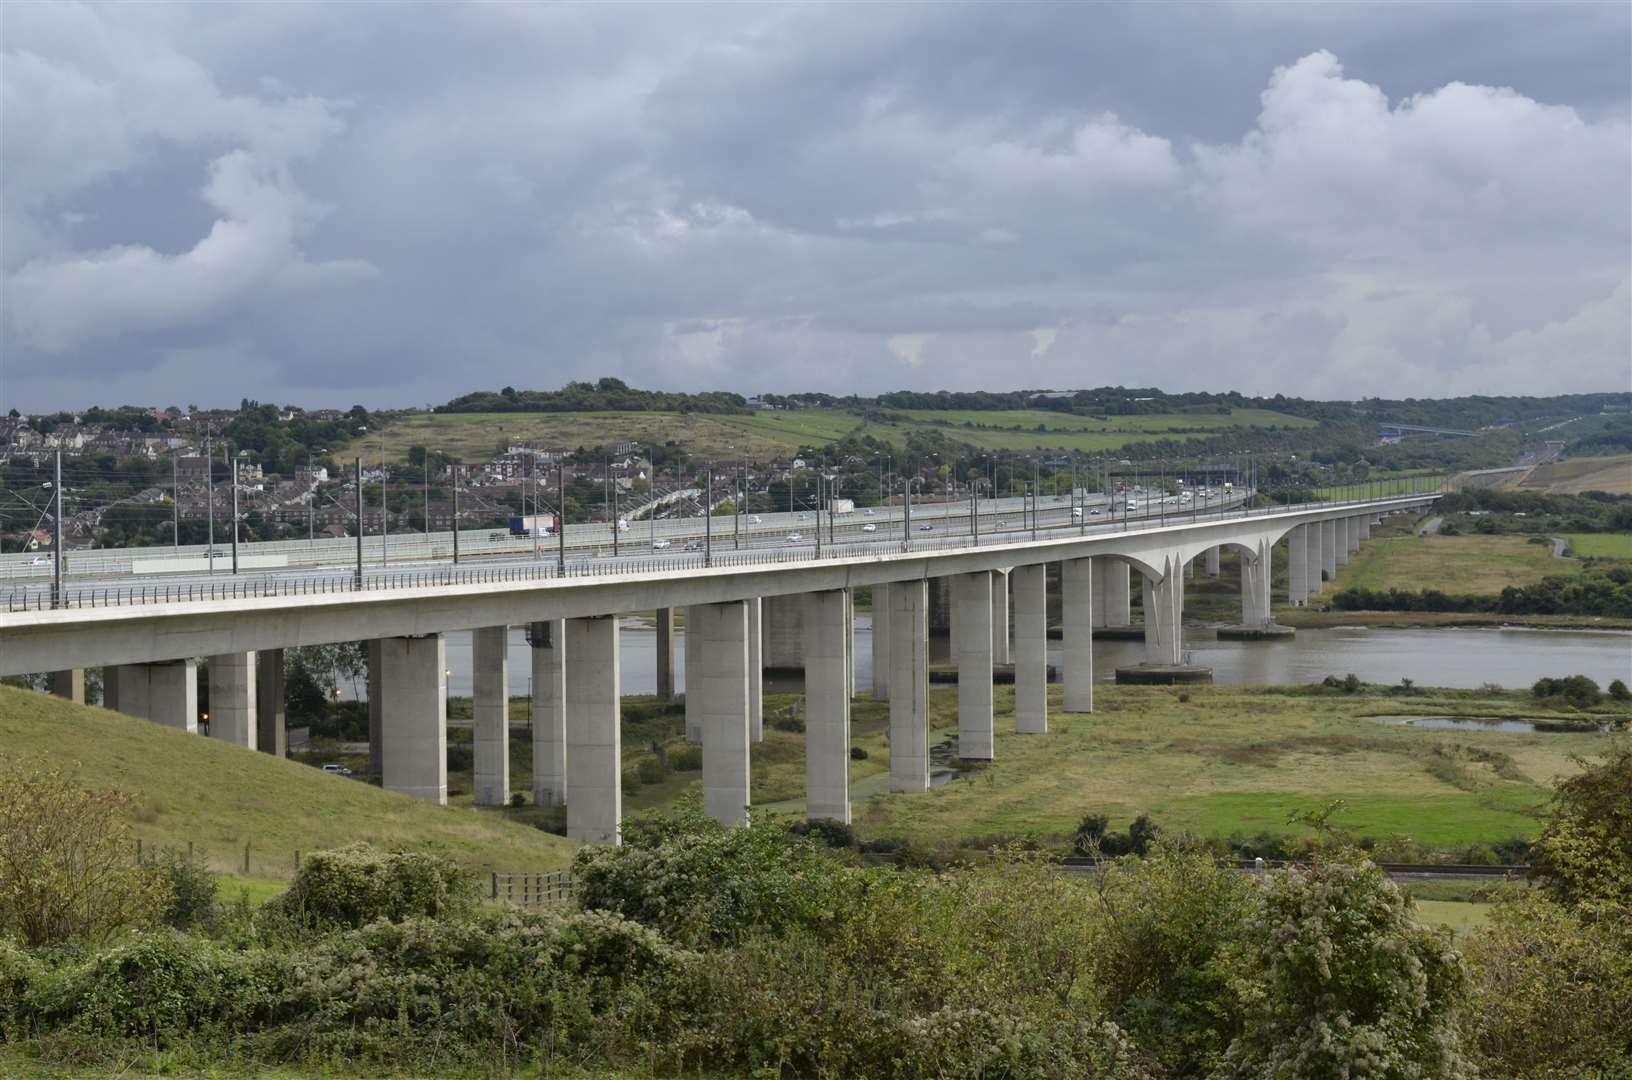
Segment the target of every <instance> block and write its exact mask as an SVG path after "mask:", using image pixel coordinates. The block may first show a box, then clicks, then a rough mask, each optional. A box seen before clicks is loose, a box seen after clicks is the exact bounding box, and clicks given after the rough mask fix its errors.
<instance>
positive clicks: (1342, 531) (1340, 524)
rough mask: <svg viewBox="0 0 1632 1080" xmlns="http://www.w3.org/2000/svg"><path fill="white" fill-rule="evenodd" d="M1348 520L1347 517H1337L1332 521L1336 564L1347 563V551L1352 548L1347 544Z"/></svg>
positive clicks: (1342, 564)
mask: <svg viewBox="0 0 1632 1080" xmlns="http://www.w3.org/2000/svg"><path fill="white" fill-rule="evenodd" d="M1349 521H1350V519H1349V518H1338V519H1337V520H1336V521H1334V522H1332V526H1333V530H1334V532H1333V536H1334V539H1333V541H1332V542H1333V544H1334V545H1335V547H1336V555H1337V565H1338V566H1347V565H1349V552H1351V551H1353V550H1354V549H1353V548H1352V547H1350V546H1349Z"/></svg>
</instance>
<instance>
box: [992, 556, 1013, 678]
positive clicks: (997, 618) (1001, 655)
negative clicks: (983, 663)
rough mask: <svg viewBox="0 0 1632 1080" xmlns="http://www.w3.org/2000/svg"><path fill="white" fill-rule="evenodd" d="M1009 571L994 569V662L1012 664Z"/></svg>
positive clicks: (1001, 664)
mask: <svg viewBox="0 0 1632 1080" xmlns="http://www.w3.org/2000/svg"><path fill="white" fill-rule="evenodd" d="M1009 573H1010V572H1009V571H1008V570H993V571H992V663H994V664H997V665H998V666H999V667H1002V666H1005V665H1008V664H1012V663H1013V662H1014V660H1013V655H1012V654H1011V652H1010V651H1009Z"/></svg>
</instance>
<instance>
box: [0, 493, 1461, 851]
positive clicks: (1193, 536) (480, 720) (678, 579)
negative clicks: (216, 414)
mask: <svg viewBox="0 0 1632 1080" xmlns="http://www.w3.org/2000/svg"><path fill="white" fill-rule="evenodd" d="M1436 497H1437V495H1436V494H1434V493H1428V494H1417V495H1411V496H1403V497H1395V498H1380V499H1372V500H1365V501H1360V502H1352V503H1342V504H1335V505H1334V504H1319V505H1312V506H1305V507H1290V508H1279V509H1275V510H1271V511H1268V512H1265V511H1254V512H1252V513H1244V514H1237V515H1233V516H1222V517H1217V518H1212V519H1208V520H1203V521H1180V522H1177V523H1172V524H1165V525H1163V524H1143V525H1138V526H1134V527H1128V528H1126V529H1125V531H1099V532H1097V533H1088V532H1086V531H1085V530H1084V531H1083V532H1081V533H1079V532H1078V531H1077V529H1075V528H1073V529H1071V530H1068V531H1069V533H1070V535H1057V533H1058V530H1056V535H1050V536H1048V537H1046V538H1039V539H1036V540H1029V539H1028V540H1025V541H1020V542H1012V541H1006V542H998V543H991V542H987V543H983V544H979V545H978V546H977V545H972V544H968V543H958V544H953V545H946V546H940V547H936V548H934V549H932V550H907V551H901V550H889V549H888V548H887V547H884V546H881V545H877V544H874V545H870V546H865V545H864V546H862V547H861V549H860V550H859V551H858V550H856V549H851V548H837V549H830V551H829V552H828V553H827V554H826V555H825V556H824V557H820V558H815V557H811V558H800V559H796V560H788V559H786V558H785V557H782V558H775V557H774V556H776V555H777V553H775V552H767V553H762V554H749V553H742V554H741V555H738V556H735V557H731V558H725V559H719V558H716V559H714V560H712V562H713V565H707V566H705V565H701V562H702V560H700V559H699V560H695V562H696V564H697V565H684V566H681V567H679V568H678V569H677V568H676V566H675V564H673V563H670V564H665V565H664V566H662V567H659V568H650V567H647V568H639V567H636V568H625V567H621V566H615V567H613V568H612V569H611V570H610V571H609V572H604V573H596V574H584V575H580V576H574V575H570V574H569V575H567V576H560V575H557V574H551V573H547V572H545V571H546V570H547V569H549V568H547V567H540V568H539V570H538V571H537V572H535V573H532V574H529V575H523V574H507V573H501V572H497V571H484V570H476V571H470V572H467V573H464V574H461V575H454V574H451V573H450V574H447V575H444V576H442V577H437V576H436V575H425V576H422V577H420V578H417V579H413V578H411V579H405V580H403V581H402V582H399V583H396V584H394V585H392V586H391V587H372V588H365V589H363V590H360V591H321V590H318V591H303V590H302V589H301V588H300V586H299V583H298V582H295V583H290V582H289V581H287V580H284V581H281V582H277V583H274V585H273V587H270V588H267V589H264V590H262V591H260V592H257V590H256V588H255V587H253V583H250V582H246V583H243V585H242V586H241V587H240V586H239V585H236V584H235V585H234V590H235V591H234V593H233V594H232V595H211V596H209V597H208V598H202V599H200V598H192V597H185V598H184V597H182V596H180V595H176V596H170V595H168V594H166V595H164V596H163V597H159V596H157V595H142V596H135V595H133V596H130V597H127V598H126V602H111V603H109V605H108V606H91V607H68V608H58V609H46V610H24V611H20V612H10V613H7V614H4V615H0V675H10V674H23V673H29V672H51V673H53V675H52V687H53V692H55V693H58V694H61V695H63V696H68V697H79V698H80V699H81V700H83V686H84V680H83V670H84V669H85V668H88V667H101V668H103V669H104V687H105V691H104V703H105V704H106V705H108V707H110V708H115V709H117V710H119V711H120V712H124V713H127V714H129V715H132V716H137V717H143V718H146V719H148V720H151V721H154V722H156V723H161V724H168V725H172V726H176V727H183V728H188V729H192V730H196V729H197V693H198V691H197V679H196V675H197V662H198V661H197V658H199V657H205V658H207V659H208V662H209V666H210V706H211V709H210V711H211V717H210V725H209V726H210V734H211V735H212V736H215V737H218V738H222V739H226V740H227V741H229V742H233V743H235V744H238V745H241V746H244V747H247V748H259V749H263V750H266V751H269V752H273V753H280V754H281V753H282V752H283V750H284V746H283V742H282V740H283V730H282V714H283V706H282V700H283V687H282V679H283V650H284V649H285V648H290V647H296V646H302V645H314V644H323V643H329V642H349V641H366V642H368V643H369V645H368V657H369V700H370V709H371V729H372V730H371V736H372V737H371V740H370V743H371V750H372V753H373V754H375V755H377V756H378V760H377V763H376V767H377V771H378V775H379V776H380V777H381V779H382V782H383V784H384V786H385V787H386V788H387V789H389V790H393V791H398V792H402V793H405V794H409V795H413V796H415V797H418V798H422V799H426V800H430V801H432V802H439V803H445V802H446V801H447V792H448V785H447V753H446V747H447V682H446V677H445V673H446V662H445V651H444V642H443V634H445V633H446V632H448V631H452V630H470V631H473V632H474V633H473V648H472V653H473V668H474V678H473V698H474V712H475V721H474V724H475V727H474V733H475V785H474V795H475V801H476V802H477V803H478V804H486V805H502V804H503V803H504V802H506V801H507V799H508V797H509V764H508V763H509V723H508V716H507V708H508V691H507V686H508V682H507V677H508V672H507V664H508V659H507V652H506V635H507V630H508V628H509V627H511V626H516V625H522V626H526V627H527V628H528V638H529V641H530V643H531V645H532V673H531V674H532V684H533V697H534V704H533V715H534V743H533V755H534V761H533V776H534V780H533V788H534V790H533V793H532V794H533V798H534V799H535V801H537V802H538V803H540V804H543V805H561V804H565V806H566V815H567V832H568V835H569V836H571V837H574V838H576V839H580V840H584V841H590V842H599V843H617V842H618V838H619V831H620V824H621V819H622V802H623V799H622V787H621V775H622V770H621V747H620V730H619V729H620V705H619V641H618V634H617V625H618V615H619V614H620V613H623V612H631V611H650V610H653V609H657V610H658V612H659V634H658V639H659V664H658V667H659V684H660V688H661V684H662V682H663V678H664V664H663V659H664V655H663V654H664V653H665V652H667V653H668V657H669V660H670V671H671V674H670V676H669V677H670V680H671V686H672V656H673V653H672V612H673V609H675V608H685V609H686V611H687V649H686V669H687V670H686V673H685V674H686V691H687V692H686V700H685V709H686V730H687V734H688V736H689V737H690V738H692V739H693V740H695V741H698V742H700V743H701V744H702V748H703V788H704V804H705V807H706V809H707V812H708V813H709V814H711V815H712V816H713V817H715V818H716V819H717V820H719V821H721V822H723V823H726V824H738V823H740V822H741V821H742V820H743V819H744V817H745V815H746V814H747V807H748V805H749V759H750V754H751V753H752V746H753V744H754V743H755V742H756V741H759V740H760V739H762V738H763V734H762V715H761V714H762V709H761V684H762V673H763V671H764V670H765V668H766V667H767V666H775V663H774V662H775V661H779V660H784V659H786V656H787V654H789V653H792V652H796V653H797V659H798V662H799V666H802V667H803V669H804V677H805V693H806V699H805V733H806V802H807V808H808V814H809V816H810V817H811V818H830V819H834V820H838V821H849V819H850V791H849V760H850V758H849V752H850V702H851V698H852V696H853V691H854V682H855V676H854V646H853V640H854V636H853V633H852V627H853V619H852V615H853V612H852V606H851V597H852V591H853V590H854V589H856V588H857V587H869V588H871V589H872V591H873V613H874V615H873V618H874V630H873V635H872V642H873V644H872V647H873V670H874V672H875V678H874V693H875V694H876V695H877V696H878V697H880V698H884V699H887V700H888V701H889V743H890V758H891V760H890V788H891V790H892V791H900V792H921V791H925V790H927V789H928V787H929V775H930V766H929V742H928V738H929V710H928V688H929V678H928V640H927V639H928V632H929V626H930V622H931V607H932V604H931V595H932V590H931V584H932V583H934V584H935V585H936V590H935V591H936V592H938V593H940V594H941V595H943V596H944V597H945V598H946V604H947V607H948V608H949V613H950V629H951V633H952V655H953V658H954V660H955V663H956V666H957V670H958V748H959V754H960V756H962V757H964V758H968V759H990V758H991V757H992V753H993V743H994V740H993V708H992V669H993V666H994V664H1002V663H1005V662H1010V661H1011V658H1012V663H1013V665H1014V673H1015V726H1016V730H1017V731H1019V732H1022V733H1026V732H1031V733H1043V732H1046V731H1047V730H1048V697H1047V685H1046V683H1047V674H1048V665H1047V659H1046V648H1047V633H1048V627H1047V617H1046V606H1047V605H1046V591H1045V590H1046V584H1045V583H1046V578H1045V574H1046V573H1047V566H1048V564H1050V563H1057V564H1058V565H1059V580H1060V597H1061V609H1060V611H1061V616H1062V619H1061V624H1062V629H1061V633H1062V646H1063V649H1062V665H1061V668H1062V670H1061V672H1060V674H1061V676H1062V681H1063V683H1064V695H1063V706H1064V709H1065V711H1067V712H1088V711H1091V710H1092V709H1093V701H1094V685H1093V677H1094V653H1093V637H1094V631H1095V629H1096V628H1098V627H1115V626H1119V625H1127V624H1129V622H1130V617H1129V616H1130V593H1131V580H1132V574H1133V573H1134V572H1137V573H1139V574H1140V575H1141V577H1142V578H1143V589H1144V592H1143V596H1144V601H1143V604H1144V612H1145V622H1144V628H1143V633H1144V642H1145V659H1146V663H1147V664H1150V665H1179V664H1182V662H1183V659H1184V650H1183V615H1184V577H1185V572H1186V568H1187V567H1190V566H1191V564H1192V562H1193V561H1194V560H1197V559H1198V558H1199V559H1201V560H1203V565H1204V566H1205V567H1206V568H1207V569H1208V571H1210V572H1212V573H1217V571H1218V566H1219V563H1218V553H1219V551H1220V550H1221V549H1226V548H1228V549H1232V550H1235V551H1237V552H1239V553H1240V555H1241V568H1242V569H1241V612H1242V618H1241V621H1242V623H1243V624H1245V625H1247V626H1261V625H1267V624H1268V623H1269V620H1270V602H1271V601H1270V580H1271V557H1272V556H1271V552H1272V549H1273V548H1274V546H1275V545H1276V543H1277V542H1278V541H1279V540H1281V539H1282V538H1283V537H1287V538H1289V544H1288V552H1289V556H1288V562H1289V566H1288V571H1289V573H1288V594H1289V595H1288V599H1289V601H1290V602H1291V603H1292V604H1294V605H1301V604H1304V603H1306V602H1308V599H1309V598H1310V597H1311V596H1312V595H1315V594H1318V593H1319V592H1321V591H1322V590H1323V588H1324V587H1325V586H1324V581H1325V580H1326V579H1329V578H1330V577H1332V576H1333V575H1334V574H1335V572H1336V570H1337V568H1338V567H1339V566H1341V565H1343V564H1344V563H1345V562H1347V560H1348V556H1349V554H1350V553H1351V552H1353V551H1354V550H1355V549H1356V548H1357V547H1358V546H1359V544H1360V542H1361V541H1362V540H1364V539H1366V538H1367V537H1369V535H1370V530H1371V526H1372V525H1373V524H1374V523H1375V522H1377V521H1379V520H1380V519H1381V517H1382V516H1383V515H1385V514H1389V513H1394V512H1399V511H1414V510H1419V509H1421V508H1422V507H1424V506H1426V505H1428V504H1429V503H1431V502H1432V501H1433V499H1434V498H1436ZM722 563H723V565H722ZM1010 600H1012V610H1013V626H1012V652H1011V645H1010V639H1011V628H1010V627H1008V626H1006V625H1005V624H1006V623H1007V622H1008V621H1009V611H1010V602H1009V601H1010ZM790 626H796V627H797V630H796V631H792V632H790V630H789V627H790ZM790 633H792V634H793V639H792V640H790ZM772 653H776V654H778V655H775V656H773V655H772ZM1005 654H1010V655H1005Z"/></svg>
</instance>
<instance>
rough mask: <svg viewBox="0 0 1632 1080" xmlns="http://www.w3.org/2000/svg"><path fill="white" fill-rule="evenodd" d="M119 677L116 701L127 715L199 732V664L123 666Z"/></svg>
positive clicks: (186, 662) (188, 660) (176, 663)
mask: <svg viewBox="0 0 1632 1080" xmlns="http://www.w3.org/2000/svg"><path fill="white" fill-rule="evenodd" d="M116 677H117V679H118V683H117V687H116V689H115V691H114V694H115V700H116V702H117V707H118V709H119V711H120V712H122V713H124V714H125V715H126V716H135V717H138V718H140V719H143V720H151V721H153V722H154V723H155V724H163V725H164V726H165V727H173V728H180V729H182V730H183V731H192V732H197V731H198V661H196V660H193V659H190V658H189V659H186V660H173V661H170V662H169V663H160V664H121V665H119V668H118V674H117V676H116Z"/></svg>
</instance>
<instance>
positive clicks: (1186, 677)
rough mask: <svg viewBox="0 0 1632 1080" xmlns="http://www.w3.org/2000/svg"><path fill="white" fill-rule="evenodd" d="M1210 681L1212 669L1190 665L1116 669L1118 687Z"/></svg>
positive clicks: (1160, 665) (1140, 665) (1155, 665)
mask: <svg viewBox="0 0 1632 1080" xmlns="http://www.w3.org/2000/svg"><path fill="white" fill-rule="evenodd" d="M1212 681H1213V669H1212V668H1210V667H1196V666H1195V665H1192V664H1136V665H1134V666H1133V667H1119V668H1117V669H1116V682H1117V685H1119V686H1177V685H1179V684H1181V683H1182V684H1189V683H1204V684H1205V683H1210V682H1212Z"/></svg>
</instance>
